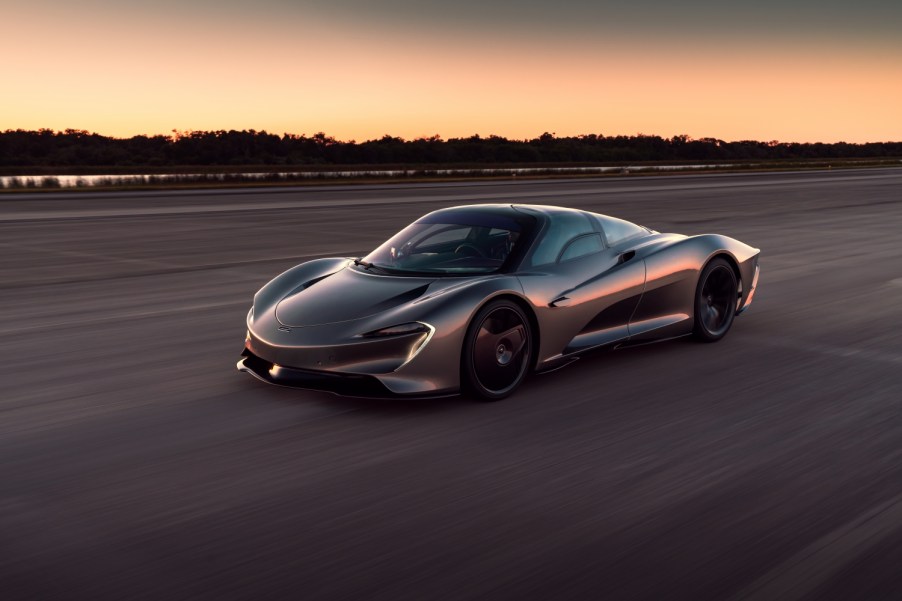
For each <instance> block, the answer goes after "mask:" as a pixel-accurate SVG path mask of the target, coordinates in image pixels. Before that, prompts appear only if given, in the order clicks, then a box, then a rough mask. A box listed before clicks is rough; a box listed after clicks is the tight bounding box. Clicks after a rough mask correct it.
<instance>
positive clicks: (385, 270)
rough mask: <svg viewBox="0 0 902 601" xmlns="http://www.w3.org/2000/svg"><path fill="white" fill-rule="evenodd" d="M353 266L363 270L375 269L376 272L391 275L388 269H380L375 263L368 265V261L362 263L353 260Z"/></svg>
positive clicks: (361, 260) (360, 260)
mask: <svg viewBox="0 0 902 601" xmlns="http://www.w3.org/2000/svg"><path fill="white" fill-rule="evenodd" d="M354 265H358V266H360V267H363V268H364V269H375V270H377V271H381V272H382V273H392V271H391V270H390V269H386V268H385V267H380V266H379V265H376V264H375V263H370V262H369V261H364V260H363V259H354Z"/></svg>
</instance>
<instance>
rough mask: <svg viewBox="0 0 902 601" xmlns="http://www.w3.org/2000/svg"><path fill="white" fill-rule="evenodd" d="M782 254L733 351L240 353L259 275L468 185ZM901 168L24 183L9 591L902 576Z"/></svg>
mask: <svg viewBox="0 0 902 601" xmlns="http://www.w3.org/2000/svg"><path fill="white" fill-rule="evenodd" d="M482 201H491V202H507V201H511V202H526V203H546V204H561V205H565V206H572V207H578V208H587V209H592V210H596V211H600V212H604V213H609V214H612V215H616V216H620V217H624V218H626V219H630V220H633V221H636V222H638V223H641V224H643V225H647V226H649V227H653V228H655V229H658V230H660V231H677V232H681V233H686V234H695V233H704V232H719V233H723V234H727V235H730V236H734V237H736V238H738V239H740V240H743V241H744V242H747V243H748V244H751V245H753V246H756V247H759V248H761V249H762V259H761V268H762V275H761V282H760V287H759V291H758V294H757V297H756V299H755V303H754V304H753V306H752V308H751V309H750V310H749V311H748V312H747V313H745V314H744V315H742V316H741V317H740V318H738V319H737V321H736V323H735V325H734V327H733V330H732V332H731V333H730V335H729V336H728V337H727V338H726V339H725V340H723V341H722V342H720V343H718V344H714V345H704V344H695V343H692V342H688V341H673V342H667V343H662V344H658V345H652V346H646V347H641V348H636V349H631V350H624V351H616V352H613V353H604V354H596V355H595V356H592V357H589V358H586V359H583V360H581V361H579V362H577V363H576V364H574V365H572V366H570V367H568V368H566V369H564V370H561V371H558V372H554V373H552V374H548V375H542V376H534V377H533V378H531V380H529V381H528V382H527V384H526V386H525V388H524V389H522V391H520V392H518V393H517V394H516V395H515V396H514V397H512V398H510V399H508V400H505V401H503V402H500V403H494V404H482V403H478V402H475V401H473V400H471V399H467V398H462V397H456V398H450V399H442V400H432V401H367V400H358V399H347V398H340V397H335V396H332V395H327V394H322V393H314V392H304V391H296V390H289V389H282V388H276V387H271V386H266V385H264V384H262V383H260V382H258V381H256V380H254V379H253V378H251V377H250V376H248V375H245V374H239V373H237V372H236V371H235V368H234V365H235V361H236V360H237V358H238V353H239V352H240V350H241V347H242V343H243V336H244V316H245V313H246V311H247V308H248V306H249V303H250V300H251V296H252V294H253V292H254V291H255V290H256V289H257V288H258V287H259V286H260V285H261V284H263V283H264V282H265V281H266V280H268V279H269V278H270V277H272V276H274V275H275V274H277V273H279V272H280V271H282V270H283V269H285V268H287V267H289V266H291V265H294V264H295V263H298V262H300V261H302V260H304V259H306V258H309V257H319V256H330V255H358V254H361V253H363V252H365V251H367V250H369V249H370V248H372V247H374V246H375V245H377V243H379V242H381V241H382V240H383V239H384V238H386V237H387V236H388V235H390V234H391V233H393V232H394V231H396V230H397V229H399V228H400V227H401V226H402V225H404V224H406V223H407V222H409V221H411V220H412V219H414V218H416V217H417V216H419V215H421V214H422V213H424V212H427V211H429V210H431V209H435V208H438V207H442V206H448V205H454V204H463V203H472V202H482ZM900 232H902V169H896V170H886V169H883V170H866V171H865V170H863V171H836V172H829V171H824V172H814V173H811V172H809V173H771V174H761V175H714V176H677V177H653V178H629V177H627V178H616V179H600V180H589V179H578V180H551V181H521V182H516V183H498V182H493V183H460V184H435V185H410V186H366V187H364V186H346V187H323V188H310V187H306V188H302V189H272V190H258V191H248V190H242V191H233V192H224V191H213V192H164V193H121V194H117V193H104V194H99V193H98V194H96V195H90V194H89V195H76V194H54V195H50V196H48V195H45V194H41V195H34V196H19V197H9V196H4V197H2V198H0V253H2V255H0V256H2V259H3V260H2V261H0V299H2V314H0V315H2V317H0V350H2V364H0V387H2V388H0V390H2V392H0V591H2V592H0V597H2V598H3V599H4V600H9V599H17V598H33V599H54V598H70V599H76V598H77V599H80V598H87V599H181V598H197V599H216V600H219V599H230V598H247V599H262V598H274V597H283V596H284V597H289V596H290V597H292V598H298V599H367V600H382V599H384V600H392V601H395V600H400V599H416V600H425V599H429V600H432V599H493V600H494V599H533V598H535V599H564V598H572V599H580V598H581V599H602V598H604V599H608V598H610V599H733V598H736V599H742V598H747V599H763V600H773V599H823V598H835V599H851V598H861V599H865V598H866V599H900V598H902V567H900V566H902V234H900Z"/></svg>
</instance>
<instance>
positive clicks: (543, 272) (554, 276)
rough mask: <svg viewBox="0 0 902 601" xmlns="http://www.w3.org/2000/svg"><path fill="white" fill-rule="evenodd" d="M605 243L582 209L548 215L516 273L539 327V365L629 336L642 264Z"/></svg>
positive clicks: (640, 279)
mask: <svg viewBox="0 0 902 601" xmlns="http://www.w3.org/2000/svg"><path fill="white" fill-rule="evenodd" d="M630 259H631V257H630V256H628V255H622V254H621V253H620V252H619V251H618V250H617V249H615V248H610V247H608V246H607V245H606V244H605V240H604V236H603V233H602V232H601V230H600V227H599V226H598V225H597V223H596V222H594V221H593V220H591V219H590V218H589V217H588V215H586V214H584V213H580V212H575V211H574V212H569V213H566V214H563V215H552V216H551V223H550V224H549V226H548V231H546V232H545V233H544V235H543V238H542V240H541V241H540V243H539V244H538V245H537V248H536V249H535V250H534V252H533V253H532V255H531V256H530V257H527V259H526V262H525V265H524V269H522V270H521V274H520V275H519V277H520V281H521V284H522V286H523V290H524V292H525V294H526V295H527V297H528V298H530V299H531V300H532V302H533V305H534V307H535V309H536V318H537V320H538V321H539V329H540V342H541V343H540V351H539V367H540V368H541V367H542V364H543V363H551V362H553V361H554V360H556V359H559V358H560V357H561V356H563V355H567V354H570V353H574V352H578V351H581V350H586V349H588V348H592V347H596V346H601V345H606V344H611V343H614V342H617V341H619V340H623V339H626V338H627V337H628V336H629V330H628V324H629V319H630V316H631V314H632V312H633V310H634V309H635V307H636V304H637V303H638V301H639V298H640V297H641V295H642V289H643V285H644V283H645V268H644V265H643V263H642V261H632V260H630Z"/></svg>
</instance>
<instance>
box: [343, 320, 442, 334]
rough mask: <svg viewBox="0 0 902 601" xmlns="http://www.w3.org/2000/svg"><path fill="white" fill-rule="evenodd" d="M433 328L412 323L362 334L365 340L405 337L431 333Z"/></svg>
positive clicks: (423, 324) (416, 322) (415, 322)
mask: <svg viewBox="0 0 902 601" xmlns="http://www.w3.org/2000/svg"><path fill="white" fill-rule="evenodd" d="M430 331H432V328H431V327H430V326H428V325H426V324H425V323H420V322H418V321H412V322H410V323H402V324H399V325H396V326H389V327H387V328H382V329H381V330H374V331H372V332H367V333H366V334H361V335H360V336H361V337H363V338H381V337H383V336H403V335H405V334H416V333H418V332H430Z"/></svg>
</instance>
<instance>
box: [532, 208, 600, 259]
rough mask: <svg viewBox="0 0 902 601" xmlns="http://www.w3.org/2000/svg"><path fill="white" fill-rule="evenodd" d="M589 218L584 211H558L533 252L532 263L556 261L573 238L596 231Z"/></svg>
mask: <svg viewBox="0 0 902 601" xmlns="http://www.w3.org/2000/svg"><path fill="white" fill-rule="evenodd" d="M594 232H595V229H594V228H593V227H592V223H591V222H590V221H589V218H588V217H587V216H586V215H585V214H583V213H576V212H573V213H569V212H567V213H558V214H555V215H552V216H551V223H549V224H548V229H547V230H546V231H545V232H544V234H543V235H542V239H541V240H540V241H539V244H538V246H537V247H536V249H535V250H534V251H533V253H532V260H531V261H530V264H531V265H545V264H546V263H554V262H555V261H557V259H558V257H559V256H561V252H562V251H563V250H564V247H565V246H566V245H567V243H569V242H570V241H571V240H573V239H574V238H576V237H577V236H581V235H583V234H591V233H594Z"/></svg>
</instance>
